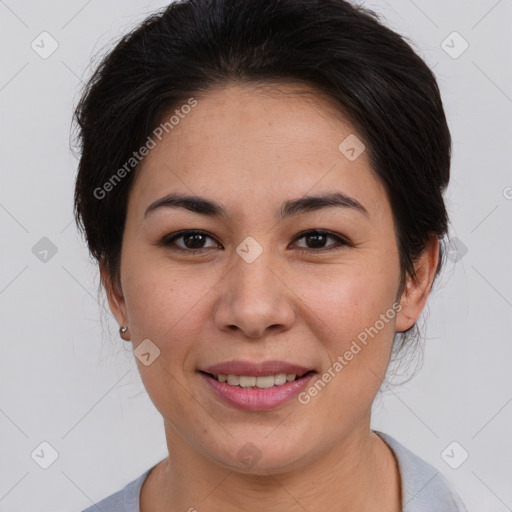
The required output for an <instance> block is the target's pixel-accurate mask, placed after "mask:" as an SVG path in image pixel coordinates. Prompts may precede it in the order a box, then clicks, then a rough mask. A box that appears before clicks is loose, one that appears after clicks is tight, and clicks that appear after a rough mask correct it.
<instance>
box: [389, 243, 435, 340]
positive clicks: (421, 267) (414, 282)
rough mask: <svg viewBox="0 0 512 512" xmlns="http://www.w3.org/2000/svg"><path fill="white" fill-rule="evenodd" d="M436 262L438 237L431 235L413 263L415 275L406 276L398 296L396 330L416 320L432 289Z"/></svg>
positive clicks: (409, 326)
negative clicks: (402, 289)
mask: <svg viewBox="0 0 512 512" xmlns="http://www.w3.org/2000/svg"><path fill="white" fill-rule="evenodd" d="M438 263H439V239H438V237H437V236H435V235H433V236H432V237H431V238H430V240H429V241H428V242H427V243H426V245H425V249H424V250H423V253H422V254H421V256H420V257H419V258H418V259H417V260H416V262H415V264H414V268H415V272H416V276H415V277H414V278H413V277H410V276H408V278H407V283H406V286H405V290H404V292H403V293H402V296H401V298H400V304H401V305H402V309H401V310H400V312H399V314H398V317H397V321H396V326H395V328H396V331H397V332H403V331H406V330H408V329H410V328H411V327H412V326H413V325H414V323H415V322H416V321H417V320H418V317H419V316H420V314H421V312H422V311H423V308H424V307H425V304H426V302H427V299H428V296H429V294H430V291H431V289H432V283H433V282H434V278H435V275H436V270H437V266H438Z"/></svg>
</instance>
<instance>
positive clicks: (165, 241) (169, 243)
mask: <svg viewBox="0 0 512 512" xmlns="http://www.w3.org/2000/svg"><path fill="white" fill-rule="evenodd" d="M191 235H204V236H206V237H208V238H211V239H212V240H215V239H214V238H213V237H212V236H211V235H210V234H209V233H207V232H206V231H202V230H184V231H179V232H177V233H171V234H170V235H167V236H165V237H164V238H162V240H161V241H160V243H159V245H162V246H165V247H167V248H169V249H171V250H172V251H179V252H187V253H191V254H198V253H201V252H204V251H207V250H208V249H209V248H208V247H203V248H200V249H188V248H184V247H179V246H176V245H174V242H175V241H176V240H178V239H180V238H184V237H185V236H191ZM311 235H325V236H327V237H329V238H332V239H334V240H336V244H334V247H332V248H330V249H308V248H302V249H298V251H299V252H301V253H312V252H313V253H325V252H328V251H333V250H337V249H340V248H341V247H343V246H351V244H350V243H349V242H348V241H347V240H345V239H344V238H342V237H340V236H339V235H335V234H334V233H331V232H330V231H324V230H321V229H308V230H306V231H303V232H302V233H300V234H299V235H298V236H297V237H296V238H295V239H294V241H296V240H300V239H302V238H305V237H306V236H311Z"/></svg>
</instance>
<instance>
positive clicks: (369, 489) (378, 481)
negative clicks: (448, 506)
mask: <svg viewBox="0 0 512 512" xmlns="http://www.w3.org/2000/svg"><path fill="white" fill-rule="evenodd" d="M166 438H167V444H168V447H169V451H170V453H171V454H172V456H171V457H169V458H167V459H165V460H164V461H162V462H161V463H160V464H159V465H158V466H157V467H156V468H155V469H154V470H153V471H152V472H151V473H150V475H149V477H148V478H147V479H146V481H145V483H144V485H143V487H142V490H141V499H140V508H141V512H163V511H164V510H165V511H166V512H174V511H178V510H179V511H190V512H194V510H197V511H200V512H217V511H223V512H239V511H240V510H241V509H243V510H244V511H246V512H263V511H266V510H282V511H286V512H304V510H322V509H325V510H337V511H340V512H345V511H353V510H358V511H359V512H370V511H374V510H375V509H376V505H378V508H379V510H381V511H382V512H388V511H389V512H399V511H400V510H401V503H400V501H401V500H400V492H401V491H400V477H399V471H398V466H397V463H396V460H395V458H394V455H393V453H392V451H391V450H390V448H389V447H388V446H387V445H386V444H385V443H384V441H383V440H382V439H381V438H380V437H379V436H378V435H376V434H375V433H373V432H371V431H370V429H369V424H368V428H365V429H360V430H358V431H357V432H354V433H352V434H351V435H350V436H349V437H347V438H345V439H343V440H342V441H341V442H340V443H339V444H338V445H337V446H335V447H330V449H329V450H328V451H327V452H326V453H324V454H323V455H321V456H320V457H318V458H316V459H315V460H313V461H311V462H309V463H307V464H305V465H303V466H301V467H300V468H299V469H294V470H293V471H283V472H272V474H270V472H269V474H267V475H254V474H249V473H240V472H237V471H235V470H231V469H229V468H226V467H224V466H221V465H220V464H217V463H215V462H214V461H212V460H211V459H207V458H205V457H204V456H202V455H201V454H199V453H198V452H197V451H196V450H193V449H192V448H191V447H190V445H188V444H187V443H185V442H184V440H183V438H181V437H180V436H178V435H177V434H176V431H174V430H173V429H172V428H170V429H169V428H167V425H166Z"/></svg>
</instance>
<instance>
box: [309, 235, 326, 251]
mask: <svg viewBox="0 0 512 512" xmlns="http://www.w3.org/2000/svg"><path fill="white" fill-rule="evenodd" d="M308 238H309V240H311V239H316V242H320V243H315V242H313V247H314V248H318V247H323V243H322V242H325V235H308Z"/></svg>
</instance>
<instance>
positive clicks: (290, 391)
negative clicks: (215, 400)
mask: <svg viewBox="0 0 512 512" xmlns="http://www.w3.org/2000/svg"><path fill="white" fill-rule="evenodd" d="M200 375H201V377H202V378H203V379H204V380H205V381H206V382H207V383H208V385H209V386H210V387H211V389H212V390H213V392H214V393H215V394H216V395H217V396H219V397H220V398H221V399H222V400H224V401H225V402H226V403H228V404H230V405H232V406H234V407H238V408H239V409H244V410H246V411H267V410H270V409H274V408H276V407H278V406H279V405H281V404H283V403H285V402H286V401H288V400H290V399H291V398H293V397H295V396H297V395H298V394H299V393H300V392H301V391H302V390H303V389H304V388H305V387H306V386H307V385H308V384H309V382H310V381H311V379H312V378H313V377H314V376H315V374H314V373H310V374H308V375H306V376H305V377H302V378H301V379H297V380H294V381H293V382H287V383H286V384H283V385H282V386H274V387H272V388H266V389H258V388H255V389H252V388H241V387H238V386H230V385H229V384H226V383H225V382H219V381H218V380H217V379H214V378H213V377H210V376H209V375H206V374H205V373H202V372H200Z"/></svg>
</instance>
